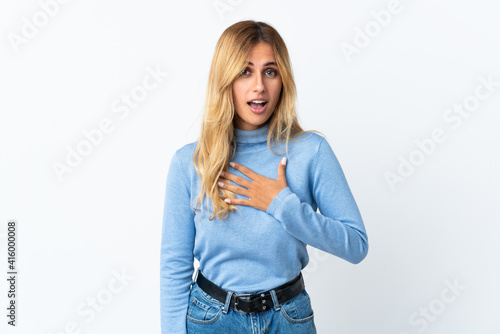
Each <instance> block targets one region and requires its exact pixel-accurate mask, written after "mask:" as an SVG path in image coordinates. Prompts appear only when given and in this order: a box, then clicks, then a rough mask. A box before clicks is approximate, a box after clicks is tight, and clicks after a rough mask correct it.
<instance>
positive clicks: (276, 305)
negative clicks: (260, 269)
mask: <svg viewBox="0 0 500 334" xmlns="http://www.w3.org/2000/svg"><path fill="white" fill-rule="evenodd" d="M269 292H270V293H271V298H272V299H273V305H274V309H275V310H276V311H279V310H280V309H281V305H280V304H279V303H278V296H276V291H274V289H272V290H271V291H269Z"/></svg>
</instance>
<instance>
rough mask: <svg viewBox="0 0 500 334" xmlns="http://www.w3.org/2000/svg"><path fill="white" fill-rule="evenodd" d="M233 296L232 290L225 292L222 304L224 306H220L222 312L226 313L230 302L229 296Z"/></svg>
mask: <svg viewBox="0 0 500 334" xmlns="http://www.w3.org/2000/svg"><path fill="white" fill-rule="evenodd" d="M232 296H233V292H232V291H228V292H227V296H226V303H225V304H224V307H223V308H222V312H224V313H227V311H229V305H230V304H231V297H232Z"/></svg>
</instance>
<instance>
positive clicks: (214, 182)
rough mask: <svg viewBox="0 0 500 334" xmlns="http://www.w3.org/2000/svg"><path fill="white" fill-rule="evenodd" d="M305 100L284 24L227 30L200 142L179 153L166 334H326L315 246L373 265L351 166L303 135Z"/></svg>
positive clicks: (170, 209) (165, 266)
mask: <svg viewBox="0 0 500 334" xmlns="http://www.w3.org/2000/svg"><path fill="white" fill-rule="evenodd" d="M295 97H296V90H295V83H294V80H293V75H292V69H291V64H290V59H289V56H288V51H287V48H286V46H285V43H284V42H283V40H282V38H281V37H280V35H279V34H278V32H277V31H276V30H275V29H274V28H272V27H271V26H270V25H268V24H266V23H263V22H255V21H250V20H248V21H242V22H238V23H235V24H233V25H232V26H230V27H229V28H227V29H226V30H225V31H224V33H223V34H222V35H221V37H220V39H219V41H218V42H217V45H216V49H215V54H214V57H213V61H212V65H211V69H210V74H209V82H208V87H207V95H206V103H205V111H204V115H203V122H202V129H201V134H200V137H199V140H198V141H196V142H193V143H190V144H187V145H185V146H183V147H182V148H180V149H178V150H177V151H176V152H175V154H174V156H173V157H172V160H171V162H170V167H169V171H168V176H167V185H166V195H165V207H164V216H163V229H162V244H161V278H160V279H161V324H162V333H163V334H165V333H186V332H187V333H261V332H262V333H264V332H265V333H315V332H316V329H315V324H314V320H313V318H314V316H313V310H312V308H311V302H310V299H309V295H308V294H307V292H306V290H305V289H304V281H303V279H302V275H301V270H302V269H303V268H304V267H305V266H306V265H307V263H308V260H309V258H308V254H307V250H306V244H308V245H311V246H313V247H316V248H319V249H321V250H324V251H326V252H328V253H331V254H333V255H336V256H338V257H340V258H342V259H345V260H347V261H349V262H351V263H359V262H360V261H361V260H363V259H364V258H365V256H366V254H367V251H368V239H367V235H366V232H365V228H364V224H363V221H362V218H361V215H360V213H359V210H358V207H357V205H356V202H355V200H354V198H353V196H352V194H351V191H350V189H349V186H348V184H347V181H346V179H345V176H344V174H343V171H342V169H341V167H340V164H339V162H338V161H337V158H336V156H335V155H334V153H333V151H332V149H331V147H330V146H329V144H328V142H327V141H326V140H325V139H324V138H323V137H322V136H320V135H318V134H317V133H315V131H303V130H302V128H301V127H300V125H299V123H298V121H297V115H296V112H295ZM287 162H288V163H287ZM204 198H205V200H203V199H204ZM317 208H319V209H320V211H321V213H318V212H316V209H317ZM195 240H196V242H195ZM194 258H196V259H197V260H198V261H199V263H200V268H199V270H198V271H197V273H196V274H197V275H196V278H195V280H193V279H192V277H193V273H194V267H193V260H194Z"/></svg>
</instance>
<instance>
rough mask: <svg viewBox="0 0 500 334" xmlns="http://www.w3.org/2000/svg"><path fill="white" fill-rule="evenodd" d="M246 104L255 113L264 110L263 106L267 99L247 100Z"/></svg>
mask: <svg viewBox="0 0 500 334" xmlns="http://www.w3.org/2000/svg"><path fill="white" fill-rule="evenodd" d="M247 104H248V105H249V106H250V109H251V110H252V111H253V112H255V113H261V112H263V111H264V108H265V107H266V105H267V101H265V100H252V101H249V102H247Z"/></svg>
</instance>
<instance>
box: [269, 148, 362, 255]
mask: <svg viewBox="0 0 500 334" xmlns="http://www.w3.org/2000/svg"><path fill="white" fill-rule="evenodd" d="M314 159H315V160H314V163H313V166H314V167H313V168H312V170H311V180H312V191H313V196H314V199H315V201H316V203H317V204H318V207H319V209H320V211H321V213H318V212H316V211H315V210H313V208H312V207H311V205H309V204H308V203H303V202H301V201H300V198H299V197H298V196H297V195H296V194H294V193H293V192H292V190H291V189H290V188H289V187H288V186H287V187H286V188H283V189H282V190H281V191H280V193H279V194H278V195H277V196H276V197H275V198H274V199H273V200H272V202H271V204H270V205H269V207H268V208H267V210H266V212H267V213H269V214H270V215H272V216H274V217H275V218H276V219H277V220H279V221H280V222H281V224H282V226H283V228H284V229H285V230H286V231H287V232H288V233H290V234H291V235H292V236H294V237H295V238H297V239H299V240H301V241H302V242H304V243H306V244H309V245H311V246H313V247H316V248H319V249H321V250H323V251H325V252H328V253H330V254H333V255H336V256H338V257H340V258H342V259H344V260H347V261H349V262H351V263H354V264H356V263H359V262H361V261H362V260H363V259H364V258H365V257H366V254H367V252H368V237H367V235H366V231H365V227H364V224H363V220H362V218H361V214H360V212H359V210H358V207H357V205H356V202H355V200H354V197H353V195H352V193H351V190H350V189H349V186H348V184H347V180H346V178H345V176H344V173H343V171H342V168H341V166H340V164H339V162H338V160H337V157H336V156H335V154H334V153H333V150H332V149H331V147H330V145H329V144H328V142H327V141H326V140H325V139H324V138H323V140H322V141H321V142H320V144H319V147H318V152H317V153H316V156H315V158H314Z"/></svg>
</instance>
